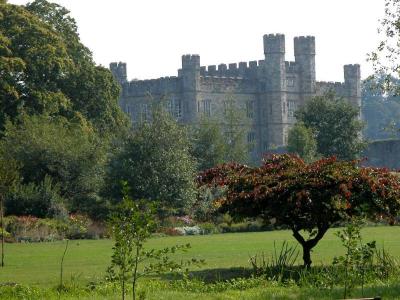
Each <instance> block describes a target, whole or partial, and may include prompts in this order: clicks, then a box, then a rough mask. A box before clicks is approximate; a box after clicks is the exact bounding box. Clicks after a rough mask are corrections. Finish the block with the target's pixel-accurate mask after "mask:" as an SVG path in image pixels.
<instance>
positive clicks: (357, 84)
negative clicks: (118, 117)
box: [110, 34, 361, 159]
mask: <svg viewBox="0 0 400 300" xmlns="http://www.w3.org/2000/svg"><path fill="white" fill-rule="evenodd" d="M263 46H264V59H261V60H258V61H257V60H252V61H249V62H246V61H241V62H239V63H229V64H224V63H223V64H219V65H218V66H216V65H212V66H201V65H200V56H199V55H183V56H182V67H181V69H179V70H178V76H175V77H174V76H171V77H162V78H158V79H151V80H140V81H139V80H134V81H128V80H127V76H126V64H125V63H111V64H110V70H111V71H112V73H113V75H114V77H115V78H116V79H117V80H118V82H119V83H120V84H121V86H122V93H121V97H120V105H121V107H122V109H123V110H124V111H125V112H126V113H127V114H128V115H129V116H130V117H131V119H132V122H133V123H135V122H140V121H141V120H146V119H147V118H148V112H149V109H148V105H149V101H148V100H149V97H151V98H153V99H160V101H165V104H166V107H167V108H168V109H169V111H170V112H171V114H172V115H173V116H174V117H175V118H176V119H177V120H178V121H179V122H182V123H186V124H192V123H195V122H197V120H198V117H199V116H200V115H206V116H219V115H218V114H219V113H220V112H221V111H223V109H224V105H225V104H226V101H227V100H228V99H233V100H234V101H235V102H236V103H237V104H239V108H240V109H243V110H244V112H245V113H246V115H247V117H248V121H246V122H248V124H247V125H249V126H246V128H249V129H248V130H249V132H248V135H247V141H248V142H249V143H251V145H254V147H253V157H254V158H255V159H259V158H260V157H261V156H262V154H263V153H265V152H268V151H269V150H271V149H274V148H276V147H281V146H285V145H286V143H287V133H288V130H289V129H290V126H292V125H293V124H294V123H295V121H296V120H295V118H294V112H295V111H296V109H298V108H299V107H301V106H302V105H304V103H305V102H306V101H308V100H309V99H310V98H312V97H313V96H316V95H323V94H324V93H326V92H328V91H333V92H335V93H336V94H337V95H338V96H341V97H344V98H345V99H347V100H348V101H349V102H350V103H351V104H353V105H354V106H355V107H358V108H360V107H361V75H360V66H359V65H346V66H344V82H319V81H316V74H315V55H316V51H315V46H316V43H315V37H313V36H301V37H296V38H294V56H295V61H285V36H284V35H283V34H267V35H264V37H263ZM260 52H261V51H260ZM238 125H239V126H240V124H238Z"/></svg>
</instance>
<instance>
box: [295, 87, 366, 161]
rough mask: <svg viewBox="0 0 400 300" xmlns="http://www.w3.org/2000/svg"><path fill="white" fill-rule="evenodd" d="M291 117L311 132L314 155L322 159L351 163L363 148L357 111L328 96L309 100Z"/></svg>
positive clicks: (341, 100) (334, 97)
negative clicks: (335, 158) (314, 144)
mask: <svg viewBox="0 0 400 300" xmlns="http://www.w3.org/2000/svg"><path fill="white" fill-rule="evenodd" d="M295 116H296V119H297V121H298V122H301V123H302V124H304V126H305V127H307V128H309V129H311V130H312V131H313V133H314V136H315V140H316V142H317V153H318V154H320V155H322V156H325V157H328V156H332V155H335V156H337V157H338V158H339V159H345V160H346V159H355V158H357V157H358V156H359V155H360V153H361V151H362V150H363V149H364V147H365V143H364V142H363V140H362V136H361V130H362V128H363V124H362V122H361V120H359V111H358V109H357V108H355V107H353V106H352V105H351V104H350V103H349V102H347V101H345V100H344V99H342V98H338V97H336V96H335V95H334V94H332V93H328V94H325V95H324V96H317V97H314V98H312V99H311V100H310V101H308V102H307V103H306V104H305V105H304V106H303V107H301V108H300V109H299V110H297V111H296V113H295Z"/></svg>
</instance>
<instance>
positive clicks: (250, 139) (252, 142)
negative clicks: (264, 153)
mask: <svg viewBox="0 0 400 300" xmlns="http://www.w3.org/2000/svg"><path fill="white" fill-rule="evenodd" d="M255 139H256V134H255V133H254V132H253V131H251V132H249V133H247V144H248V146H249V150H250V151H253V150H254V146H255Z"/></svg>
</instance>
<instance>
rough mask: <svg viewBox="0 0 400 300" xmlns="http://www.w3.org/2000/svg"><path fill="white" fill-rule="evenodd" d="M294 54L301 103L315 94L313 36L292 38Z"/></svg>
mask: <svg viewBox="0 0 400 300" xmlns="http://www.w3.org/2000/svg"><path fill="white" fill-rule="evenodd" d="M294 56H295V61H296V65H297V68H298V72H299V78H300V92H301V94H302V97H301V99H300V101H301V103H300V104H301V105H303V104H304V103H305V102H306V101H307V100H308V99H309V98H311V97H312V96H313V95H314V94H315V87H316V80H315V37H313V36H300V37H296V38H294Z"/></svg>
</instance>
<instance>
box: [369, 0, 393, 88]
mask: <svg viewBox="0 0 400 300" xmlns="http://www.w3.org/2000/svg"><path fill="white" fill-rule="evenodd" d="M399 20H400V2H399V1H398V0H385V15H384V17H383V18H382V20H381V24H380V27H379V29H378V30H379V32H380V33H381V34H382V41H381V42H380V43H379V45H378V47H377V49H376V51H374V52H372V53H371V54H370V55H369V60H370V61H372V63H373V64H374V68H375V71H376V77H377V78H379V77H381V79H382V76H381V75H382V74H385V76H384V77H383V79H384V80H379V85H380V87H381V88H382V89H383V90H384V91H386V92H389V93H392V94H395V95H398V94H399V85H398V81H397V80H396V81H393V80H392V79H393V77H395V78H398V77H399V74H400V56H399V54H400V45H399V43H398V41H399V37H400V22H399Z"/></svg>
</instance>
